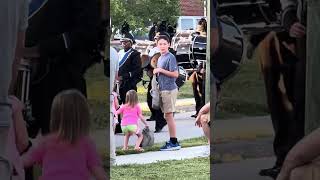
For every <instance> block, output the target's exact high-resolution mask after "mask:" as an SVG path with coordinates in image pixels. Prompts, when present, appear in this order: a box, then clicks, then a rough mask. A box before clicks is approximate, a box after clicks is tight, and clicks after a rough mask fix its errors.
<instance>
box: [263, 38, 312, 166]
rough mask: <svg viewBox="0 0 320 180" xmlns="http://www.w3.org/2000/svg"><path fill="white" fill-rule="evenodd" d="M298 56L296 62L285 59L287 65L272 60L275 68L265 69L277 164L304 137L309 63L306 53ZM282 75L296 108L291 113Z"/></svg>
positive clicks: (290, 98) (272, 54) (289, 96)
mask: <svg viewBox="0 0 320 180" xmlns="http://www.w3.org/2000/svg"><path fill="white" fill-rule="evenodd" d="M280 44H281V42H280ZM271 56H272V59H276V58H277V54H276V53H275V52H274V53H272V52H271ZM282 57H284V56H283V54H282ZM298 58H299V61H298V62H296V63H292V62H291V60H290V59H283V60H284V62H291V63H285V64H283V65H279V64H276V63H273V62H272V65H271V67H269V68H267V69H264V70H263V75H264V81H265V87H266V95H267V102H268V107H269V110H270V114H271V119H272V124H273V128H274V132H275V138H274V143H273V147H274V152H275V155H276V158H277V160H276V164H275V165H276V166H282V164H283V161H284V160H285V158H286V155H287V154H288V152H289V151H290V149H291V148H292V147H293V146H294V145H295V144H296V143H297V142H298V141H299V140H300V139H301V138H302V137H303V136H304V112H305V104H304V103H305V90H304V89H305V71H306V69H305V68H306V66H305V65H306V64H305V59H304V58H302V56H301V57H298ZM281 75H282V77H283V82H284V85H285V89H286V94H287V96H288V99H289V101H290V103H291V104H292V107H293V110H292V111H290V112H288V111H287V110H286V108H285V105H284V101H283V99H282V92H281V90H280V88H279V85H278V82H279V81H280V77H281Z"/></svg>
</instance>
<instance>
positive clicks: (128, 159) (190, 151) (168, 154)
mask: <svg viewBox="0 0 320 180" xmlns="http://www.w3.org/2000/svg"><path fill="white" fill-rule="evenodd" d="M209 155H210V149H209V146H196V147H189V148H181V149H180V150H178V151H154V152H146V153H141V154H130V155H123V156H117V157H116V165H118V166H119V165H125V164H126V165H129V164H150V163H156V162H158V161H165V160H183V159H193V158H197V157H208V156H209Z"/></svg>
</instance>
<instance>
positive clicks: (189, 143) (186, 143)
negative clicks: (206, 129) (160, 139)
mask: <svg viewBox="0 0 320 180" xmlns="http://www.w3.org/2000/svg"><path fill="white" fill-rule="evenodd" d="M179 143H180V145H181V147H183V148H186V147H193V146H201V145H206V144H208V140H207V139H206V138H205V137H199V138H191V139H186V140H181V141H180V142H179ZM163 144H164V143H157V144H154V145H153V146H152V147H146V148H144V150H145V151H144V152H149V151H159V149H160V147H161V146H163ZM133 148H134V147H133V146H130V147H129V149H131V150H128V151H123V150H122V148H121V147H119V148H117V150H116V154H117V156H119V155H127V154H136V153H137V152H136V151H134V150H133Z"/></svg>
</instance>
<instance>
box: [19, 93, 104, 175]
mask: <svg viewBox="0 0 320 180" xmlns="http://www.w3.org/2000/svg"><path fill="white" fill-rule="evenodd" d="M50 123H51V124H50V129H51V133H50V134H49V135H47V136H45V137H44V138H43V139H42V141H41V142H40V143H39V144H38V145H37V146H36V147H35V148H33V149H31V150H30V152H29V153H27V154H26V155H25V157H24V158H23V160H24V166H25V167H29V166H31V165H33V164H39V165H40V166H41V167H42V175H41V177H40V178H39V179H40V180H57V179H59V180H71V179H77V180H89V179H90V178H91V175H93V176H94V177H95V178H96V179H98V180H106V179H107V177H106V173H105V172H104V169H103V168H102V163H101V159H100V157H99V155H98V153H97V150H96V147H95V144H94V142H93V141H92V139H91V138H89V125H90V115H89V107H88V104H87V101H86V99H85V97H84V96H83V95H82V94H81V93H80V92H79V91H77V90H66V91H62V92H61V93H59V94H58V95H57V96H56V97H55V98H54V100H53V103H52V108H51V119H50Z"/></svg>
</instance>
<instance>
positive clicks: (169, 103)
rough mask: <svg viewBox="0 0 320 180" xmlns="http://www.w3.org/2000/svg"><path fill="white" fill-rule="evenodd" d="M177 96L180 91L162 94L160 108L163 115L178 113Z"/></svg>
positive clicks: (162, 92)
mask: <svg viewBox="0 0 320 180" xmlns="http://www.w3.org/2000/svg"><path fill="white" fill-rule="evenodd" d="M177 96H178V89H174V90H172V91H161V92H160V108H161V110H162V112H163V113H171V112H175V111H176V101H177Z"/></svg>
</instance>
